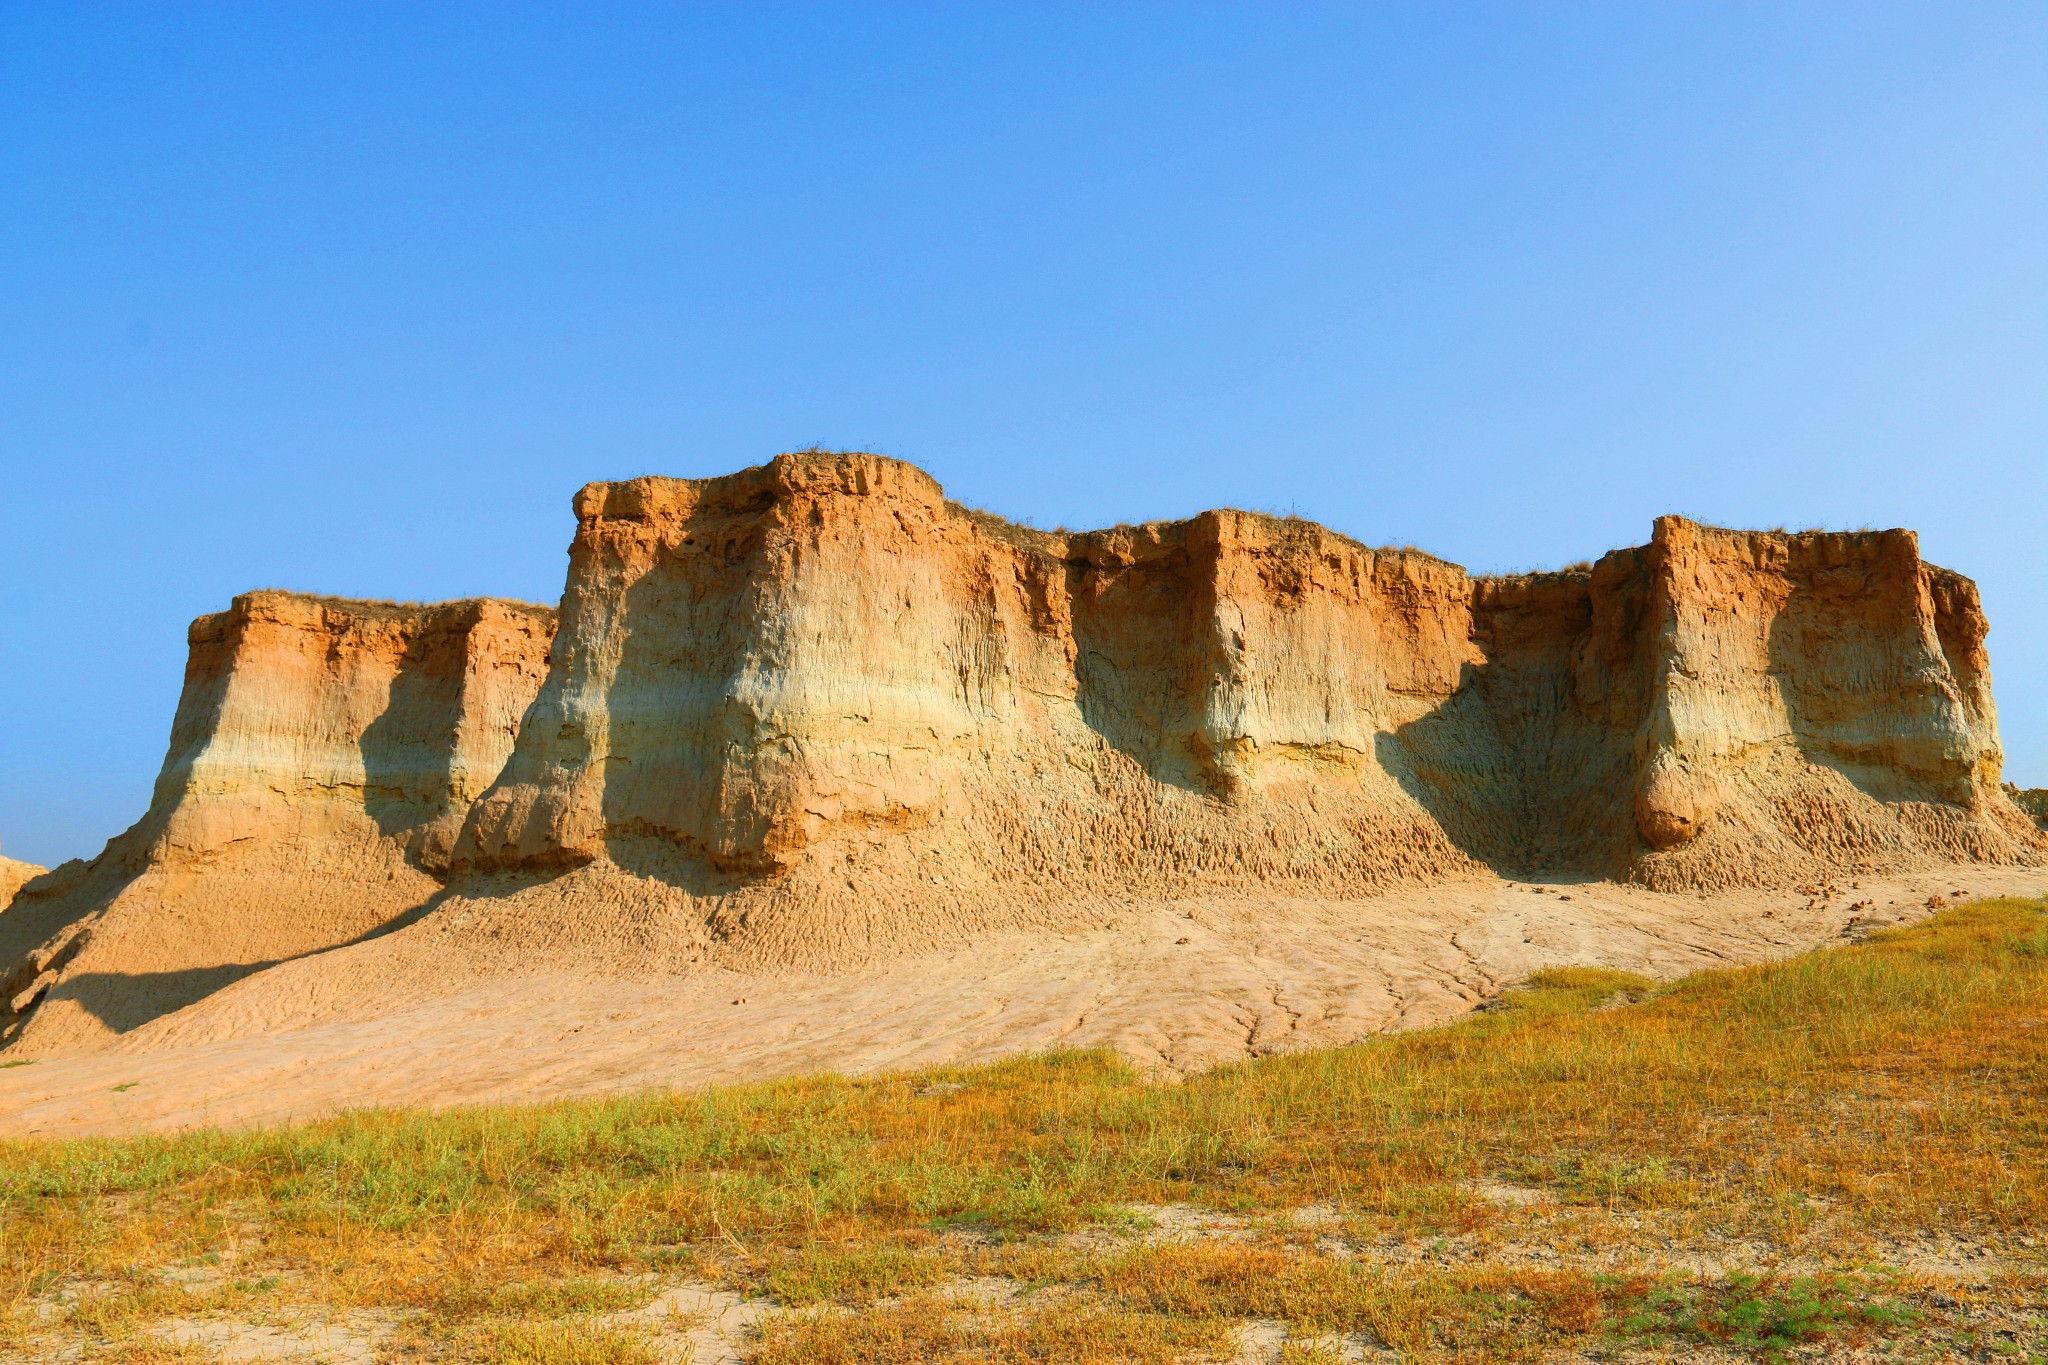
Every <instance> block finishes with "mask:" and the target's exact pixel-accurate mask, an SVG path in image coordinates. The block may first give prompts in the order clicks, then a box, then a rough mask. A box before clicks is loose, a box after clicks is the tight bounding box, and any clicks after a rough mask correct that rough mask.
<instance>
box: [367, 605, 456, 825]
mask: <svg viewBox="0 0 2048 1365" xmlns="http://www.w3.org/2000/svg"><path fill="white" fill-rule="evenodd" d="M462 665H463V660H462V657H461V654H460V652H459V651H455V650H451V649H450V648H449V644H448V641H447V640H446V639H445V638H443V637H442V636H441V635H439V634H438V633H437V632H434V631H426V632H423V633H421V634H420V635H419V636H417V637H416V638H414V639H413V640H411V641H410V642H408V643H407V645H406V647H405V651H404V653H402V654H401V655H400V656H399V661H398V671H397V673H396V674H395V675H394V676H393V678H392V680H391V693H390V697H389V699H388V700H387V701H386V703H385V706H384V710H383V712H382V713H381V714H380V715H378V717H377V718H376V719H375V720H373V721H371V722H370V723H369V724H368V725H367V726H365V727H364V728H363V734H362V738H361V739H360V740H359V741H357V748H358V749H359V751H360V752H361V754H362V759H363V809H364V810H365V811H366V812H367V813H368V814H369V816H370V818H371V819H372V820H373V821H375V822H376V825H377V832H378V833H379V834H382V835H384V836H385V837H386V838H391V837H394V836H397V835H403V834H405V833H407V832H408V831H410V830H413V829H416V828H418V827H419V826H421V825H425V824H427V823H429V822H431V821H433V820H437V819H439V818H441V817H442V816H444V815H447V814H448V813H449V811H450V802H451V800H452V795H453V793H452V787H451V784H452V782H453V780H454V773H455V749H456V741H457V730H458V727H459V726H460V724H461V720H462Z"/></svg>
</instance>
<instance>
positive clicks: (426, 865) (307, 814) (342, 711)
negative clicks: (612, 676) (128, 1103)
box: [0, 592, 553, 1037]
mask: <svg viewBox="0 0 2048 1365" xmlns="http://www.w3.org/2000/svg"><path fill="white" fill-rule="evenodd" d="M552 634H553V614H552V613H551V612H549V611H548V610H546V609H545V608H540V607H529V606H525V605H523V604H519V603H510V602H499V601H491V600H483V601H469V602H454V603H447V604H441V605H435V606H427V607H416V606H394V605H391V604H385V603H371V602H352V601H344V600H340V599H334V598H319V597H307V596H301V595H298V594H293V593H282V592H257V593H250V594H247V595H246V596H243V597H239V598H237V599H235V602H234V605H233V606H232V607H231V608H230V609H229V610H228V611H225V612H221V613H219V614H217V615H212V616H203V617H201V618H199V619H198V620H197V621H195V622H193V624H192V628H191V631H190V635H189V641H190V647H191V652H190V656H189V661H188V663H187V666H186V673H185V687H184V691H183V693H182V695H181V696H180V698H179V703H178V710H177V715H176V718H175V719H174V721H173V723H172V727H171V742H170V750H169V753H168V755H167V757H166V758H165V761H164V767H163V771H162V773H161V775H160V776H159V777H158V779H157V784H156V791H155V795H154V798H153V800H152V802H151V805H150V809H149V812H148V813H147V814H146V815H144V817H143V818H142V819H141V820H140V821H138V822H137V823H136V825H135V826H134V827H133V828H131V829H130V830H129V831H127V832H126V833H125V834H123V835H121V836H120V837H118V838H116V839H114V840H113V841H111V842H110V843H109V844H108V846H107V850H106V852H105V853H103V854H102V855H101V856H100V857H99V858H98V859H95V860H94V861H93V862H91V863H89V864H67V865H66V866H65V867H64V868H61V869H59V870H58V871H57V872H56V873H55V874H52V875H51V876H49V877H46V878H44V879H42V881H41V882H39V883H38V884H37V885H36V886H34V887H32V888H30V889H29V890H28V891H26V892H25V893H24V894H23V895H21V896H20V897H18V898H17V899H16V900H15V902H14V903H13V905H12V906H11V907H10V908H9V909H8V911H7V913H6V914H5V915H4V916H0V978H4V979H0V1023H5V1021H6V1020H7V1019H8V1017H9V1015H10V1014H12V1015H15V1016H19V1015H21V1014H23V1013H25V1012H26V1010H27V1008H28V1007H29V1006H30V1005H32V1004H36V1003H38V1002H40V1003H41V1006H42V1007H41V1009H40V1010H39V1011H38V1027H39V1029H41V1030H42V1031H43V1032H44V1033H45V1034H49V1035H52V1036H53V1037H54V1036H57V1035H66V1036H68V1035H70V1034H74V1033H75V1034H78V1035H81V1036H87V1037H89V1036H91V1035H93V1034H95V1033H96V1032H99V1031H101V1030H103V1029H105V1028H108V1027H114V1028H118V1027H119V1026H120V1025H121V1022H122V1021H123V1020H125V1019H127V1018H128V1017H129V1016H131V1015H133V1014H134V1013H135V1012H136V1011H137V1010H138V1009H142V1010H149V1009H155V1008H157V1006H158V1005H160V1004H161V1003H163V1000H164V998H166V997H173V998H174V997H176V996H178V995H180V994H182V993H187V992H190V991H193V990H200V989H202V988H204V987H207V986H209V985H211V984H217V983H218V981H219V980H225V979H231V978H232V976H233V975H235V974H238V973H239V971H240V970H245V969H247V968H248V967H249V966H250V965H251V964H261V963H265V962H271V961H276V960H279V959H282V958H286V957H291V956H295V955H298V954H301V953H306V952H311V951H315V950H317V949H320V948H325V947H329V946H332V945H334V944H336V943H340V942H346V941H347V940H349V939H351V938H354V937H356V936H358V935H360V934H363V933H366V932H369V931H371V930H373V929H375V928H376V927H377V926H379V925H381V924H383V923H385V922H387V921H388V920H390V919H391V918H392V917H393V916H395V915H397V914H399V913H401V912H403V911H404V910H406V909H407V908H409V907H412V906H416V905H419V904H420V903H422V902H423V901H424V900H426V899H427V898H428V897H429V896H431V895H432V894H433V893H434V892H436V891H438V890H439V886H440V883H439V880H438V878H437V876H436V875H435V874H436V873H438V872H440V871H442V870H445V867H446V862H447V854H448V851H449V848H450V847H451V846H452V843H453V840H454V836H455V834H456V832H457V831H458V830H459V828H460V825H461V820H462V817H463V813H464V812H465V811H466V810H467V809H468V807H469V805H470V804H471V803H472V802H473V801H474V800H475V798H476V796H477V795H479V794H480V793H481V792H482V790H483V789H484V788H485V787H486V786H487V785H488V784H489V783H490V781H491V780H492V779H493V778H494V777H495V776H496V775H497V772H498V769H499V768H500V767H501V766H502V765H503V762H504V759H505V756H506V755H507V754H508V753H509V752H510V751H511V747H512V740H513V736H514V733H515V732H516V730H517V727H518V721H519V717H520V716H521V714H522V713H523V712H524V710H525V708H526V705H527V704H528V703H529V702H530V701H531V700H532V698H533V695H534V693H535V692H536V691H538V689H539V687H540V682H541V676H542V673H543V670H544V667H545V658H546V650H547V645H548V642H549V639H550V638H551V636H552ZM60 978H61V979H60ZM53 988H54V989H53ZM45 997H47V998H45ZM144 1017H147V1016H146V1015H145V1016H144Z"/></svg>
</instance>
